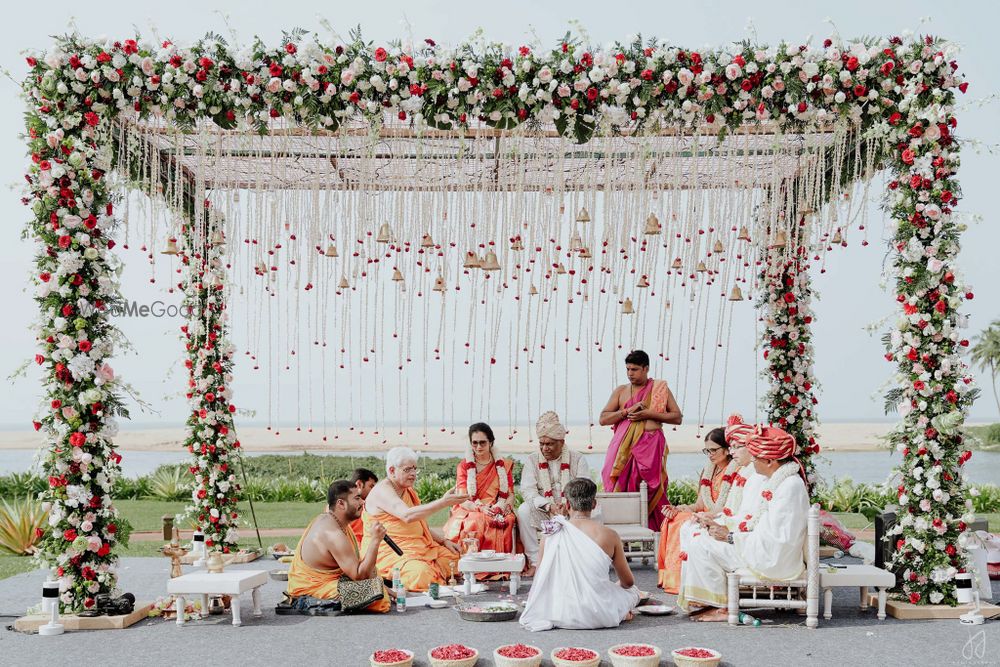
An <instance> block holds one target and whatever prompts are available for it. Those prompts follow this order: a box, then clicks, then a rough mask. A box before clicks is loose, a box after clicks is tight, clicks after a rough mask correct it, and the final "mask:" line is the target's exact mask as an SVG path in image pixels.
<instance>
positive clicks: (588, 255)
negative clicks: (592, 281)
mask: <svg viewBox="0 0 1000 667" xmlns="http://www.w3.org/2000/svg"><path fill="white" fill-rule="evenodd" d="M580 257H582V258H583V259H590V258H591V257H593V255H592V254H591V252H590V248H588V247H587V246H584V247H582V248H580Z"/></svg>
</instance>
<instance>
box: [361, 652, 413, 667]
mask: <svg viewBox="0 0 1000 667" xmlns="http://www.w3.org/2000/svg"><path fill="white" fill-rule="evenodd" d="M368 661H369V662H370V663H371V667H410V666H411V665H412V664H413V651H407V650H406V649H399V648H390V649H386V650H384V651H375V652H374V653H372V654H371V656H370V657H369V658H368Z"/></svg>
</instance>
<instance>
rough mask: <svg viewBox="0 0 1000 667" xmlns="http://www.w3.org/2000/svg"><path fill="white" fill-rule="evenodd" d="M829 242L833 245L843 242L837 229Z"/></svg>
mask: <svg viewBox="0 0 1000 667" xmlns="http://www.w3.org/2000/svg"><path fill="white" fill-rule="evenodd" d="M830 242H831V243H833V244H834V245H840V244H841V243H843V242H844V237H843V236H841V235H840V230H839V229H838V230H837V231H836V232H834V234H833V238H832V239H831V240H830Z"/></svg>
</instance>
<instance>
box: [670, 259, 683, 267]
mask: <svg viewBox="0 0 1000 667" xmlns="http://www.w3.org/2000/svg"><path fill="white" fill-rule="evenodd" d="M670 268H672V269H674V270H680V269H682V268H684V263H683V262H682V261H681V258H680V257H678V258H677V259H675V260H674V263H673V264H671V265H670Z"/></svg>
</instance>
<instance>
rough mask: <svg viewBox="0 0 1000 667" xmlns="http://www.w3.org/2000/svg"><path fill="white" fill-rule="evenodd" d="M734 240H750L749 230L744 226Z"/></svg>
mask: <svg viewBox="0 0 1000 667" xmlns="http://www.w3.org/2000/svg"><path fill="white" fill-rule="evenodd" d="M736 238H737V239H739V240H740V241H749V240H750V230H749V229H747V228H746V225H743V226H742V227H740V235H739V236H737V237H736Z"/></svg>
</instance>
